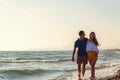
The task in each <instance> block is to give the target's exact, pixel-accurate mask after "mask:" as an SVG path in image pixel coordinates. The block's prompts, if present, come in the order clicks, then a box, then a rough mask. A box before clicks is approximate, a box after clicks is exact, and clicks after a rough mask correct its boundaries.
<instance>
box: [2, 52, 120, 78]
mask: <svg viewBox="0 0 120 80" xmlns="http://www.w3.org/2000/svg"><path fill="white" fill-rule="evenodd" d="M71 55H72V51H0V80H73V77H74V75H73V72H75V71H77V65H76V62H72V61H71ZM119 62H120V53H118V52H103V51H101V52H100V53H99V59H98V61H97V64H96V69H97V70H103V69H104V70H106V73H105V75H104V76H106V75H108V74H109V71H107V70H113V71H114V69H112V68H114V67H115V66H117V65H119V64H120V63H119ZM86 69H87V70H90V67H89V64H88V65H87V68H86ZM107 72H108V73H107ZM99 73H101V74H104V73H102V72H99ZM99 73H98V74H99ZM86 75H90V74H88V73H86ZM98 77H101V75H98Z"/></svg>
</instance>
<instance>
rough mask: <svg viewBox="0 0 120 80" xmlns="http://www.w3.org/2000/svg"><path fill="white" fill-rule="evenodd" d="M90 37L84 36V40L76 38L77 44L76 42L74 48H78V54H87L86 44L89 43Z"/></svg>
mask: <svg viewBox="0 0 120 80" xmlns="http://www.w3.org/2000/svg"><path fill="white" fill-rule="evenodd" d="M87 41H88V39H87V38H84V39H83V40H80V39H78V40H76V41H75V44H74V48H78V51H77V56H78V57H80V56H87V52H86V44H87Z"/></svg>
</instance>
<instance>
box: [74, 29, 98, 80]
mask: <svg viewBox="0 0 120 80" xmlns="http://www.w3.org/2000/svg"><path fill="white" fill-rule="evenodd" d="M98 46H99V43H98V41H97V39H96V35H95V32H91V33H90V34H89V39H88V38H85V32H84V31H80V32H79V38H78V40H76V41H75V44H74V50H73V54H72V61H73V62H74V60H75V58H74V55H75V53H76V49H77V48H78V51H77V59H76V62H77V65H78V78H79V79H78V80H81V73H82V76H83V77H84V74H85V70H86V69H85V67H86V64H87V62H89V64H90V67H91V76H90V80H94V79H95V64H96V61H97V59H98V53H99V50H98V48H97V47H98ZM81 67H82V69H81Z"/></svg>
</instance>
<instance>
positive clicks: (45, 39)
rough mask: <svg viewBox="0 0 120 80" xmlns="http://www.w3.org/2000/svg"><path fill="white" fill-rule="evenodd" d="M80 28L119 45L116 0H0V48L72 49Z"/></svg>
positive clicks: (103, 43) (118, 1) (107, 45)
mask: <svg viewBox="0 0 120 80" xmlns="http://www.w3.org/2000/svg"><path fill="white" fill-rule="evenodd" d="M80 30H84V31H85V32H86V37H88V35H89V33H90V32H91V31H95V32H96V35H97V38H98V41H99V42H100V44H101V46H100V48H101V49H104V48H120V41H119V40H120V0H0V50H44V49H50V50H52V49H53V50H56V49H58V50H59V49H65V50H67V49H72V48H73V44H74V41H75V40H76V39H77V38H78V32H79V31H80Z"/></svg>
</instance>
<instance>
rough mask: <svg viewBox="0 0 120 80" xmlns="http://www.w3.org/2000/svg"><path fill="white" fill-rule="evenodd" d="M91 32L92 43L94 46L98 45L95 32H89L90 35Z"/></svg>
mask: <svg viewBox="0 0 120 80" xmlns="http://www.w3.org/2000/svg"><path fill="white" fill-rule="evenodd" d="M91 34H94V38H93V43H95V45H96V46H99V43H98V41H97V38H96V34H95V32H91V33H90V35H91Z"/></svg>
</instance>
